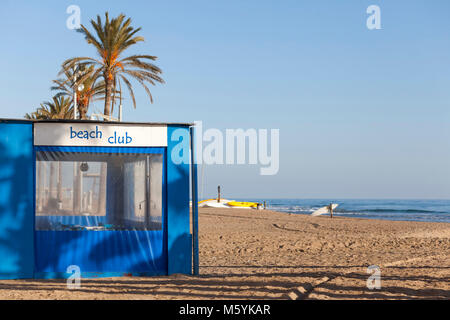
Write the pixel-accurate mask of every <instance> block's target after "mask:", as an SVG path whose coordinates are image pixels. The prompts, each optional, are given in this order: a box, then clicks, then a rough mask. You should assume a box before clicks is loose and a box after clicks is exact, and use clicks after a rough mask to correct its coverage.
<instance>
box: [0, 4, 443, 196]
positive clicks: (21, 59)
mask: <svg viewBox="0 0 450 320" xmlns="http://www.w3.org/2000/svg"><path fill="white" fill-rule="evenodd" d="M71 4H75V5H78V6H80V8H81V19H82V23H83V24H88V21H89V19H91V18H93V17H95V16H96V15H97V14H103V13H104V12H105V11H106V10H107V11H109V12H110V13H111V14H112V15H116V14H118V13H121V12H123V13H125V14H126V15H128V16H130V17H132V19H133V24H134V25H135V26H140V27H142V29H143V30H142V32H141V35H143V36H144V37H145V38H146V42H145V43H142V44H139V45H138V46H136V48H135V49H133V50H131V51H130V54H133V53H136V52H139V53H150V54H153V55H156V56H158V57H159V60H158V62H157V64H158V65H159V66H160V67H161V68H162V69H163V71H164V75H163V76H164V79H165V80H166V82H167V83H166V84H165V85H163V86H158V87H156V88H153V89H152V92H153V95H154V98H155V103H154V104H153V105H150V104H149V102H148V100H147V98H146V95H145V91H144V90H141V88H139V87H138V86H136V89H135V93H136V97H137V104H138V107H137V109H136V110H133V108H132V106H131V104H128V105H127V103H125V110H124V119H125V120H127V121H168V122H174V121H182V122H192V121H195V120H202V121H203V125H204V127H205V128H206V129H207V128H219V129H225V128H244V129H245V128H255V129H258V128H279V129H280V170H279V173H278V174H277V175H275V176H260V175H259V167H258V166H245V165H243V166H208V167H204V168H203V169H202V168H199V169H200V172H203V175H202V176H203V183H202V185H203V187H201V189H202V190H203V195H204V196H208V195H212V194H214V192H215V189H216V186H217V185H218V184H220V185H222V189H223V191H224V193H225V195H227V196H230V197H240V198H245V197H261V198H264V197H272V198H274V197H287V198H289V197H290V198H450V165H449V163H450V139H449V138H450V129H449V125H448V122H449V116H450V114H449V113H450V112H449V110H450V19H449V12H450V2H448V1H446V0H442V1H438V0H436V1H402V0H398V1H378V0H371V1H364V0H348V1H337V0H334V1H312V0H308V1H298V0H297V1H286V0H285V1H263V0H257V1H256V0H255V1H164V2H163V1H133V2H124V1H95V2H94V1H74V0H71V1H40V2H34V1H33V2H32V1H9V0H6V1H5V0H3V1H2V2H1V5H0V36H1V39H2V50H1V51H0V93H1V96H2V99H1V101H2V107H1V115H0V116H1V117H4V118H21V117H23V115H24V114H25V113H26V112H30V111H32V110H33V109H34V108H36V107H37V106H38V105H39V103H40V102H41V101H43V100H48V99H50V98H51V96H52V93H51V92H50V90H49V87H50V85H51V80H52V79H55V78H56V75H57V72H58V71H59V66H60V64H61V62H62V61H64V60H65V59H67V58H69V57H72V56H85V55H95V51H94V50H93V49H92V48H91V47H90V46H89V45H87V44H86V43H85V42H84V39H83V38H82V36H81V35H80V34H78V33H76V32H75V31H72V30H69V29H67V28H66V20H67V18H68V16H69V15H68V14H67V13H66V8H67V7H68V6H69V5H71ZM372 4H376V5H379V6H380V8H381V26H382V29H381V30H368V29H367V27H366V19H367V17H368V15H367V14H366V8H367V7H368V6H369V5H372ZM128 103H129V100H128ZM94 108H96V109H97V110H101V109H102V108H101V106H100V105H99V104H97V105H96V106H94Z"/></svg>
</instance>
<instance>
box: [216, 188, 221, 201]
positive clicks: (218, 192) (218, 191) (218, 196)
mask: <svg viewBox="0 0 450 320" xmlns="http://www.w3.org/2000/svg"><path fill="white" fill-rule="evenodd" d="M217 202H220V186H217Z"/></svg>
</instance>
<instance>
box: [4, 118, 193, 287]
mask: <svg viewBox="0 0 450 320" xmlns="http://www.w3.org/2000/svg"><path fill="white" fill-rule="evenodd" d="M193 130H194V128H193V126H192V125H191V124H189V123H172V124H169V123H125V122H100V121H83V120H73V121H72V120H70V121H64V120H62V121H61V120H58V121H52V120H48V121H32V120H12V119H0V152H1V153H0V279H26V278H38V279H43V278H67V277H69V276H70V275H71V273H70V272H71V271H69V270H70V269H71V268H72V269H73V267H71V266H76V268H79V270H80V272H81V276H82V277H108V276H153V275H170V274H173V273H183V274H198V237H197V228H198V213H197V207H196V206H195V205H194V206H193V208H192V212H191V211H190V207H189V199H190V197H192V200H193V202H192V203H193V204H196V203H197V190H196V188H197V186H196V183H197V180H196V167H195V164H194V156H193V155H194V152H192V150H194V142H193V137H194V134H193ZM191 226H192V228H191ZM191 230H192V231H191ZM69 267H70V268H69ZM68 268H69V270H68Z"/></svg>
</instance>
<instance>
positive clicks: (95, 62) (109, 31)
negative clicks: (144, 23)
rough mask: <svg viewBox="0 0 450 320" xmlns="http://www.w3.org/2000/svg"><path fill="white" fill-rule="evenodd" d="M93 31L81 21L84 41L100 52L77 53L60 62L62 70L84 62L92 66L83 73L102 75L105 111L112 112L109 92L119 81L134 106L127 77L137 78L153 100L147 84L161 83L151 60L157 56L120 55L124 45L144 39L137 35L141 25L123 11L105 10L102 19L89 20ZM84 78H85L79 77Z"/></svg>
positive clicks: (158, 72) (90, 75) (129, 45)
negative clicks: (93, 54) (92, 54)
mask: <svg viewBox="0 0 450 320" xmlns="http://www.w3.org/2000/svg"><path fill="white" fill-rule="evenodd" d="M91 25H92V27H93V28H94V31H95V35H94V34H92V33H91V32H90V31H89V30H88V29H87V28H86V27H85V26H84V25H81V28H80V29H79V32H81V33H82V34H83V35H84V37H85V39H86V41H87V43H89V44H92V45H93V46H94V47H95V48H96V49H97V53H98V55H99V56H100V57H99V59H94V58H90V57H76V58H71V59H68V60H66V61H65V62H64V63H63V64H62V71H61V73H63V72H65V71H67V70H70V69H73V68H75V67H76V65H77V64H79V63H83V64H85V65H86V66H91V65H92V66H95V68H94V69H93V70H92V71H90V72H88V73H87V74H86V75H85V77H92V78H94V79H96V78H97V77H103V80H104V82H105V87H106V90H105V107H104V115H106V116H110V115H111V108H112V102H113V99H112V96H113V92H115V91H116V88H117V87H118V86H119V87H120V86H121V81H123V82H124V83H125V85H126V86H127V88H128V91H129V93H130V96H131V98H132V100H133V106H134V108H136V100H135V98H134V92H133V88H132V85H131V82H130V80H129V78H132V79H135V80H136V81H138V82H139V83H140V84H141V85H142V86H143V87H144V89H145V91H146V92H147V94H148V96H149V98H150V102H151V103H153V97H152V95H151V93H150V89H149V88H148V86H147V84H151V85H156V83H157V82H158V83H164V80H163V79H162V78H161V77H160V74H161V73H162V71H161V69H160V68H158V67H157V66H156V65H154V64H152V63H151V61H155V60H156V59H157V57H155V56H151V55H132V56H129V57H125V58H122V55H123V53H124V51H125V50H126V49H128V48H129V47H131V46H132V45H134V44H136V43H138V42H141V41H144V38H143V37H142V36H136V34H137V33H138V32H139V31H140V30H141V28H137V29H135V28H133V27H132V26H131V19H130V18H128V19H125V15H123V14H120V15H119V16H118V17H117V18H113V19H111V20H110V19H109V15H108V12H106V13H105V22H104V23H103V22H102V20H101V18H100V16H97V21H95V20H91ZM82 80H84V79H82Z"/></svg>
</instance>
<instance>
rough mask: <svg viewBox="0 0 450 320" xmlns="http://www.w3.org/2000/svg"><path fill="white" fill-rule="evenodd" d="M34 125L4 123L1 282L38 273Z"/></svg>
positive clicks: (0, 140) (0, 127)
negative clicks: (35, 240)
mask: <svg viewBox="0 0 450 320" xmlns="http://www.w3.org/2000/svg"><path fill="white" fill-rule="evenodd" d="M33 168H34V157H33V125H32V123H20V122H16V123H14V122H13V123H11V122H9V123H0V279H18V278H32V277H33V272H34V270H33V269H34V243H33V238H34V237H33V236H34V189H33V182H34V170H33Z"/></svg>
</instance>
